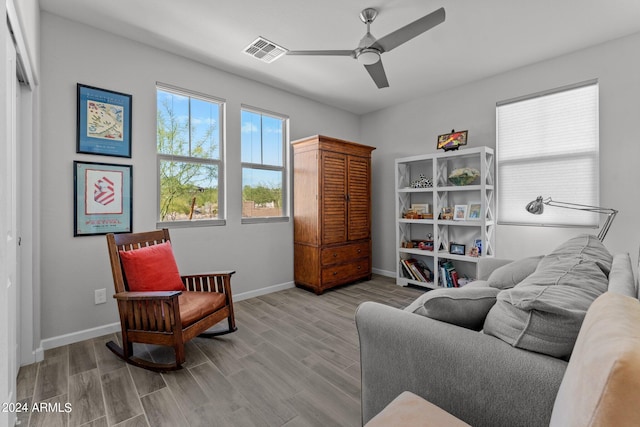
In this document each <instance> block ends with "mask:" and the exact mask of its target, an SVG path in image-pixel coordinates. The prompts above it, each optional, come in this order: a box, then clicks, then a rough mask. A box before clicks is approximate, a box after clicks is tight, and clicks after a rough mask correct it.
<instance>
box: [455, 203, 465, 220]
mask: <svg viewBox="0 0 640 427" xmlns="http://www.w3.org/2000/svg"><path fill="white" fill-rule="evenodd" d="M466 219H467V205H455V207H454V209H453V220H454V221H464V220H466Z"/></svg>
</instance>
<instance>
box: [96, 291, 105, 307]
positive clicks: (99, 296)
mask: <svg viewBox="0 0 640 427" xmlns="http://www.w3.org/2000/svg"><path fill="white" fill-rule="evenodd" d="M94 299H95V303H96V305H97V304H104V303H106V302H107V290H106V289H104V288H103V289H96V292H95V296H94Z"/></svg>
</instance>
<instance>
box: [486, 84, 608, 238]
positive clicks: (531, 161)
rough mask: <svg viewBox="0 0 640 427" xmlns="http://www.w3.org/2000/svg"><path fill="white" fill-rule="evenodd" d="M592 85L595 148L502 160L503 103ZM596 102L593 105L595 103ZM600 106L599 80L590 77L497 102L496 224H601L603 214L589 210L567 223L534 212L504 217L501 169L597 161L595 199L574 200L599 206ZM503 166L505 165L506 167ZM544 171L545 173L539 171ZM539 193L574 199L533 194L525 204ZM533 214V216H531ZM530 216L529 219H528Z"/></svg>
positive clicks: (595, 225)
mask: <svg viewBox="0 0 640 427" xmlns="http://www.w3.org/2000/svg"><path fill="white" fill-rule="evenodd" d="M591 86H593V87H594V89H595V105H594V107H595V123H594V129H595V130H594V134H595V141H594V142H595V144H594V145H595V147H594V148H595V149H592V150H589V149H586V148H585V149H583V150H581V151H578V152H573V153H565V154H563V153H553V152H549V151H544V152H541V153H539V155H538V156H536V157H532V156H529V157H526V158H524V157H523V158H519V159H510V160H504V159H502V160H501V159H500V153H501V149H500V145H501V138H500V129H501V125H500V113H499V109H500V107H502V106H506V105H510V104H514V103H519V102H523V101H529V100H532V99H535V98H541V97H546V96H550V95H556V94H561V93H564V92H568V91H572V90H576V89H582V88H588V87H591ZM592 105H593V104H592ZM599 108H600V100H599V82H598V79H592V80H587V81H583V82H579V83H575V84H570V85H566V86H562V87H558V88H554V89H549V90H545V91H541V92H537V93H533V94H530V95H525V96H520V97H517V98H513V99H508V100H505V101H500V102H497V103H496V178H497V179H496V182H497V184H498V187H497V191H498V196H497V199H496V202H497V213H498V215H497V223H498V224H499V225H517V226H535V227H558V228H598V227H599V223H600V217H599V216H598V214H596V213H590V212H584V211H583V212H578V211H576V212H577V213H578V214H581V215H586V216H585V217H584V219H581V220H576V219H575V218H571V217H569V218H568V220H567V221H565V222H561V221H558V220H554V219H553V218H551V219H550V220H547V221H543V220H542V219H541V218H540V217H539V216H537V215H532V214H526V215H524V217H526V218H527V220H517V219H516V220H505V219H503V218H504V215H505V211H504V210H503V208H502V207H501V204H502V203H501V201H502V200H503V197H502V195H501V194H500V193H501V192H503V191H504V190H503V188H502V186H501V185H500V183H501V182H502V181H501V176H500V175H501V173H502V169H503V168H504V167H509V166H513V165H516V164H522V165H527V166H532V165H535V164H536V163H539V164H543V165H544V164H549V162H551V164H552V163H553V162H559V161H562V160H576V159H586V160H591V161H592V162H593V163H594V168H593V169H592V172H593V173H592V175H591V178H592V182H593V183H594V185H593V187H591V188H588V190H589V192H590V193H589V194H590V196H591V197H592V198H593V201H591V202H583V201H575V203H587V204H589V205H595V206H599V203H600V168H599V156H600V135H599V126H600V124H599V121H600V117H599ZM503 165H504V166H503ZM540 173H542V172H540ZM537 196H542V197H543V198H547V197H552V198H553V200H554V201H555V200H556V199H558V201H566V202H572V203H573V202H574V201H572V200H563V199H564V198H563V197H555V196H553V195H552V194H532V197H531V200H527V202H526V203H528V202H530V201H532V200H535V198H536V197H537ZM526 203H523V204H522V211H523V212H525V205H526ZM547 209H549V211H551V210H552V209H554V211H555V209H556V208H553V207H548V208H547ZM547 209H545V213H546V212H547ZM576 212H573V213H572V212H570V211H566V210H565V209H558V212H557V213H558V215H562V214H575V213H576ZM529 217H531V218H529ZM529 219H530V220H529Z"/></svg>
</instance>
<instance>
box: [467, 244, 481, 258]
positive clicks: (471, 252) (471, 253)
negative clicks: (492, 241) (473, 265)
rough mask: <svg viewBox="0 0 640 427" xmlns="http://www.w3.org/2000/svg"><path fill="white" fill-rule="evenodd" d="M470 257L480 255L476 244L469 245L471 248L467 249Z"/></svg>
mask: <svg viewBox="0 0 640 427" xmlns="http://www.w3.org/2000/svg"><path fill="white" fill-rule="evenodd" d="M468 255H469V256H470V257H479V256H480V252H479V251H478V248H477V247H476V246H471V249H469V254H468Z"/></svg>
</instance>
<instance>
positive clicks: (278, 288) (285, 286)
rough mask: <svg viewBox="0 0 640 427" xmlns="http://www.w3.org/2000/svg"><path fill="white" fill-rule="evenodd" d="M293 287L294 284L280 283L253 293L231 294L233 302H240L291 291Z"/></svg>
mask: <svg viewBox="0 0 640 427" xmlns="http://www.w3.org/2000/svg"><path fill="white" fill-rule="evenodd" d="M293 287H295V283H294V282H287V283H281V284H279V285H273V286H267V287H266V288H260V289H256V290H255V291H248V292H242V293H239V294H233V300H234V301H242V300H245V299H249V298H255V297H259V296H261V295H267V294H272V293H274V292H278V291H284V290H285V289H291V288H293Z"/></svg>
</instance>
